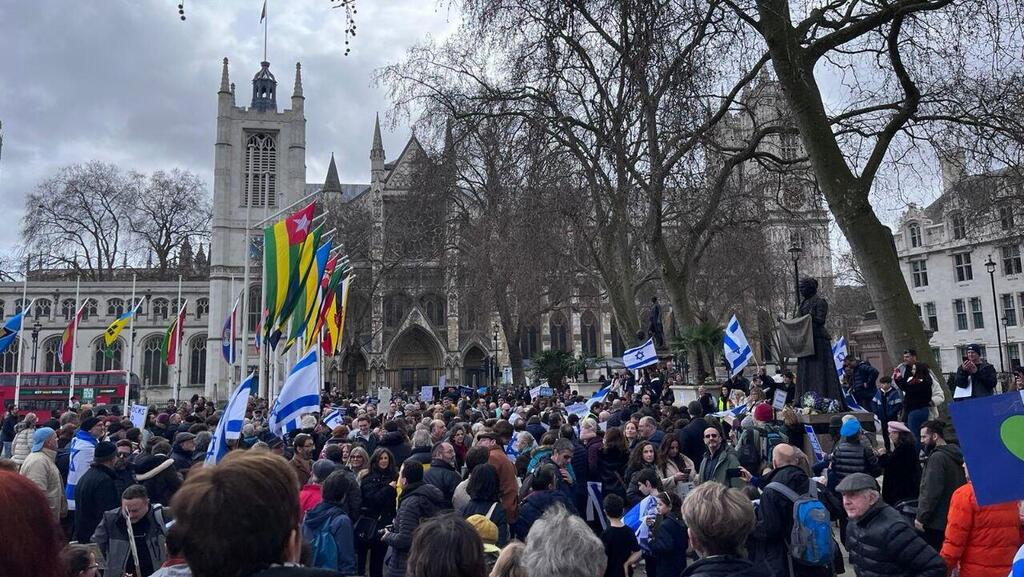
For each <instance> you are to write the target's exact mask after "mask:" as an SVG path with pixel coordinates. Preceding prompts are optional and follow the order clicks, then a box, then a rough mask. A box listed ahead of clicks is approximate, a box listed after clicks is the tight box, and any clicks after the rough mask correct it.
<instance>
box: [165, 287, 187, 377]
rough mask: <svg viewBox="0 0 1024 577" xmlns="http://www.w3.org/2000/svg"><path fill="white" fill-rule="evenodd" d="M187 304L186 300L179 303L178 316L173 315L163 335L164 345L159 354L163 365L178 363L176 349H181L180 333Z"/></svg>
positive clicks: (182, 329)
mask: <svg viewBox="0 0 1024 577" xmlns="http://www.w3.org/2000/svg"><path fill="white" fill-rule="evenodd" d="M187 304H188V299H185V301H184V302H183V303H181V309H180V310H178V314H176V315H174V320H173V321H171V326H169V327H167V332H166V333H164V343H163V345H162V346H161V347H160V350H161V354H162V355H163V357H164V364H166V365H167V366H171V365H173V364H174V363H176V362H178V349H179V348H180V347H181V333H182V331H184V330H185V305H187Z"/></svg>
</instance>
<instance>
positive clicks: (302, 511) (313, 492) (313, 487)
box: [299, 483, 323, 519]
mask: <svg viewBox="0 0 1024 577" xmlns="http://www.w3.org/2000/svg"><path fill="white" fill-rule="evenodd" d="M321 501H323V487H321V486H320V485H317V484H316V483H307V484H305V485H303V486H302V490H300V491H299V519H303V518H305V517H306V513H308V512H309V511H310V510H311V509H312V508H313V507H316V506H317V505H319V504H320V502H321Z"/></svg>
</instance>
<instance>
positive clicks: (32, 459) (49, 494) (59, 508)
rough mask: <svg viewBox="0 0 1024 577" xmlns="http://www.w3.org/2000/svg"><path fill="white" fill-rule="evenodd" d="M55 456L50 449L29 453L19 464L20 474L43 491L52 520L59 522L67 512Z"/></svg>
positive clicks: (54, 452) (66, 503) (66, 501)
mask: <svg viewBox="0 0 1024 577" xmlns="http://www.w3.org/2000/svg"><path fill="white" fill-rule="evenodd" d="M55 456H56V451H53V450H52V449H41V450H39V451H36V452H34V453H29V456H28V457H26V458H25V462H24V463H22V464H21V474H22V475H24V476H25V477H27V478H28V480H30V481H32V482H33V483H35V484H36V485H38V486H39V488H40V489H42V490H43V493H45V494H46V502H47V503H49V504H50V512H51V513H53V518H54V519H55V520H58V521H59V520H60V519H61V518H62V517H64V516H65V515H66V514H67V512H68V500H67V499H66V498H65V497H64V483H63V482H62V481H61V478H60V471H58V470H57V465H56V463H55V462H54V458H55Z"/></svg>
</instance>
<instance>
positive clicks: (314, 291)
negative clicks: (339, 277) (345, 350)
mask: <svg viewBox="0 0 1024 577" xmlns="http://www.w3.org/2000/svg"><path fill="white" fill-rule="evenodd" d="M318 240H319V236H318ZM314 246H315V245H314ZM332 246H333V245H332V243H331V240H330V239H327V241H326V242H324V244H322V245H321V246H319V247H317V248H316V250H315V251H314V252H313V258H312V260H311V261H310V268H309V272H308V273H307V274H306V277H305V278H304V279H302V284H301V285H300V286H299V288H298V293H297V294H298V295H299V296H298V302H297V303H296V305H295V315H296V318H295V320H294V321H293V322H292V333H291V335H290V338H291V339H292V340H298V339H299V338H301V337H302V336H304V335H310V334H311V336H312V337H313V338H314V339H315V338H316V333H315V332H312V333H311V331H312V330H313V325H314V324H315V323H316V314H317V313H318V312H320V303H319V297H320V286H321V283H322V281H323V278H324V270H326V267H327V261H328V259H329V258H330V256H331V247H332ZM306 348H309V346H308V342H307V346H306Z"/></svg>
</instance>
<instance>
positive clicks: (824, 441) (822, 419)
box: [797, 413, 876, 463]
mask: <svg viewBox="0 0 1024 577" xmlns="http://www.w3.org/2000/svg"><path fill="white" fill-rule="evenodd" d="M844 415H853V416H854V417H857V420H858V421H860V426H861V428H862V429H864V431H865V433H866V434H868V435H874V434H875V433H876V431H875V417H874V415H872V414H871V413H819V414H816V415H804V414H802V413H798V414H797V417H798V418H799V421H800V423H801V424H803V425H810V426H811V427H813V428H814V433H815V434H816V435H817V436H818V443H819V444H821V450H822V451H824V452H825V453H829V452H830V451H831V450H832V446H833V443H832V435H830V434H829V431H828V427H829V423H830V422H831V421H832V417H839V418H842V417H843V416H844ZM802 446H803V450H804V454H806V455H807V457H808V459H810V462H811V463H814V462H815V461H816V459H815V457H814V449H813V448H812V446H811V439H810V438H809V437H808V436H807V435H804V442H803V445H802Z"/></svg>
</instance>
